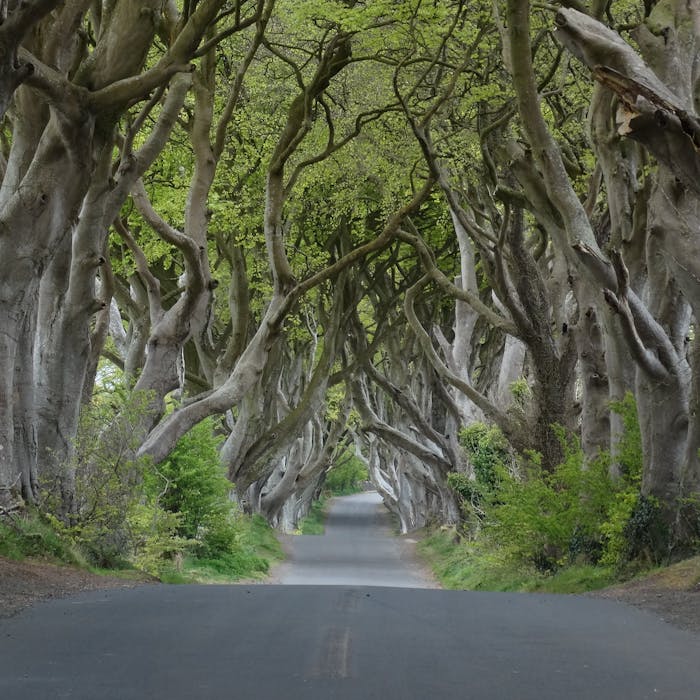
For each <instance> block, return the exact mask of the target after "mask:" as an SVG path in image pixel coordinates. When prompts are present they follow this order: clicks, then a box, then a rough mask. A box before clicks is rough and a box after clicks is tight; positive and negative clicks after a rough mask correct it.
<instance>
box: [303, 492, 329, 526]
mask: <svg viewBox="0 0 700 700" xmlns="http://www.w3.org/2000/svg"><path fill="white" fill-rule="evenodd" d="M326 504H327V500H326V499H325V498H320V499H319V500H317V501H314V502H313V503H312V504H311V510H309V514H308V515H307V516H306V517H305V518H304V519H303V520H302V521H301V522H300V523H299V533H300V534H302V535H322V534H323V533H324V532H325V531H326V527H325V521H326Z"/></svg>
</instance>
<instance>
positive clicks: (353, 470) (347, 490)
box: [324, 449, 369, 496]
mask: <svg viewBox="0 0 700 700" xmlns="http://www.w3.org/2000/svg"><path fill="white" fill-rule="evenodd" d="M368 479H369V473H368V472H367V467H366V466H365V465H364V463H363V462H362V461H361V460H360V459H358V458H357V457H356V456H355V455H354V454H353V453H352V452H351V451H350V450H349V449H348V450H345V452H343V454H342V455H341V456H340V458H339V459H338V460H337V461H336V462H335V463H334V464H333V466H332V467H331V468H330V469H329V470H328V472H326V480H325V482H324V488H325V489H326V490H327V491H328V492H329V493H331V494H332V495H334V496H346V495H348V494H351V493H358V492H360V491H362V482H363V481H367V480H368Z"/></svg>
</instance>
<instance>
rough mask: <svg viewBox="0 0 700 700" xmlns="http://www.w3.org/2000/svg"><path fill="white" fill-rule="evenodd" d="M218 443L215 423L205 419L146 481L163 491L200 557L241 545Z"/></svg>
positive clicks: (167, 505)
mask: <svg viewBox="0 0 700 700" xmlns="http://www.w3.org/2000/svg"><path fill="white" fill-rule="evenodd" d="M220 443H221V439H220V438H219V437H217V436H216V435H215V433H214V421H213V420H212V419H207V420H204V421H202V422H201V423H199V424H198V425H196V426H195V427H194V428H192V430H190V431H189V432H188V433H186V434H185V435H183V436H182V437H181V438H180V440H179V441H178V443H177V445H176V446H175V449H174V450H173V451H172V453H171V454H170V456H169V457H168V459H166V460H165V461H164V462H163V463H161V464H160V465H158V468H157V470H155V472H154V475H153V477H151V478H150V479H149V483H148V488H149V492H150V493H151V494H152V495H154V494H156V493H160V497H159V503H160V505H161V506H162V508H164V509H165V510H167V511H169V512H171V513H177V514H178V522H177V527H176V532H177V534H178V535H179V536H180V537H181V538H184V539H188V540H192V541H193V544H194V550H193V551H194V552H195V554H197V556H199V557H206V558H216V557H217V556H219V555H224V554H228V553H231V552H233V551H235V550H236V547H237V545H238V537H239V534H238V530H239V517H240V516H239V514H238V512H237V510H236V506H235V504H234V503H233V502H232V501H231V500H230V498H229V494H230V492H231V489H232V488H233V486H232V484H231V482H230V481H229V480H228V478H227V477H226V474H225V472H224V468H223V466H222V465H221V460H220V459H219V445H220Z"/></svg>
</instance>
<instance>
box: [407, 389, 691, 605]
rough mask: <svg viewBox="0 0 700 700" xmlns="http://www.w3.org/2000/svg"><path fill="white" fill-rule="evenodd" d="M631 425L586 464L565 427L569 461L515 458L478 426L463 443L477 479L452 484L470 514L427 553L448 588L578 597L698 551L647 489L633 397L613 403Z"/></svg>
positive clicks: (495, 433) (426, 545)
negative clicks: (675, 539)
mask: <svg viewBox="0 0 700 700" xmlns="http://www.w3.org/2000/svg"><path fill="white" fill-rule="evenodd" d="M612 410H613V411H614V412H615V413H616V414H617V415H619V417H620V419H621V423H622V425H623V426H624V430H623V434H622V435H621V436H620V441H619V451H618V454H617V456H616V458H615V459H613V458H612V456H611V455H610V454H609V453H607V452H601V453H599V454H598V456H597V457H596V458H595V459H593V460H587V459H586V457H585V455H584V452H583V450H582V449H581V445H580V443H579V441H578V440H577V439H576V438H575V437H571V436H567V434H566V433H565V431H564V430H563V429H558V435H559V440H560V444H561V451H562V455H563V459H562V461H561V462H560V463H559V464H558V465H556V466H555V468H554V469H552V470H545V469H543V468H542V463H541V459H540V457H539V455H537V454H536V453H528V454H526V455H524V456H516V455H514V453H513V452H512V450H511V449H510V448H509V445H508V443H507V441H506V440H505V438H504V437H503V435H502V433H501V432H500V431H499V430H498V429H497V428H495V427H488V426H486V425H484V424H483V423H473V424H472V425H470V426H469V427H468V428H465V429H464V430H463V431H462V433H461V436H460V437H461V442H462V446H463V447H464V449H465V451H466V452H467V454H468V456H469V460H470V463H471V465H472V467H473V474H474V476H473V477H471V478H470V477H467V476H466V475H464V474H461V473H456V472H453V473H451V474H450V475H449V476H448V483H449V485H450V487H451V488H452V489H453V491H454V492H455V494H456V496H457V499H458V502H459V505H460V510H461V516H462V519H461V522H460V523H459V524H458V525H457V526H456V527H440V528H437V529H433V530H431V531H428V534H427V536H426V537H425V538H424V539H423V541H422V542H421V544H420V550H421V552H422V553H423V555H424V557H425V558H426V559H427V561H428V562H429V563H430V564H431V565H432V567H433V569H434V572H435V574H436V576H437V577H438V579H439V580H440V582H441V583H442V585H443V586H445V587H446V588H458V589H482V590H496V591H549V592H554V593H577V592H582V591H588V590H593V589H596V588H602V587H605V586H608V585H611V584H613V583H616V582H619V581H624V580H627V579H629V578H630V577H632V576H635V575H639V574H640V573H644V572H647V571H650V570H653V569H655V568H656V567H659V566H662V565H665V564H668V563H669V562H670V561H672V560H673V559H674V558H675V559H677V558H678V557H682V556H683V555H684V554H688V553H690V551H689V550H686V551H684V550H680V551H674V550H673V548H672V547H668V548H667V549H666V550H665V552H664V550H663V549H662V547H661V546H660V543H661V542H671V540H670V539H669V536H668V533H667V532H665V531H664V525H663V520H662V518H661V517H660V516H659V505H658V503H657V502H656V501H655V499H653V498H650V497H645V496H643V495H642V494H641V490H640V486H641V474H642V447H641V434H640V430H639V423H638V419H637V412H636V406H635V402H634V398H633V396H632V395H631V394H627V396H626V397H625V398H624V400H623V401H620V402H617V403H615V404H613V405H612Z"/></svg>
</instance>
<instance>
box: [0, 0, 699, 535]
mask: <svg viewBox="0 0 700 700" xmlns="http://www.w3.org/2000/svg"><path fill="white" fill-rule="evenodd" d="M0 18H1V19H2V24H0V46H2V48H3V50H2V52H0V110H1V111H2V115H3V116H2V120H3V121H2V130H1V131H0V135H1V137H2V140H1V142H0V170H1V174H2V189H1V190H0V509H2V512H4V513H9V512H12V511H14V510H16V509H21V508H24V507H26V506H27V505H33V504H38V505H40V506H41V507H42V508H44V509H45V510H47V509H48V510H49V511H50V512H51V515H52V516H53V517H54V518H56V519H57V520H58V521H64V522H70V520H71V518H73V519H75V518H79V517H80V513H81V510H82V509H84V508H86V507H87V506H86V503H87V501H86V495H85V489H86V483H88V482H89V478H88V477H89V476H90V475H95V474H99V473H100V469H101V466H100V465H101V464H102V463H104V462H110V463H112V464H114V463H117V462H119V463H124V464H135V463H137V462H138V461H139V460H147V461H148V463H149V464H151V465H155V468H156V469H157V467H158V465H162V464H165V463H167V460H168V459H169V457H170V456H171V454H172V453H173V451H174V450H176V449H177V446H178V445H179V444H181V442H180V441H181V440H182V439H184V438H186V436H187V435H189V434H191V431H192V430H193V429H195V428H196V427H197V426H200V427H201V426H202V425H204V426H206V430H207V431H208V432H209V433H213V434H214V436H216V445H217V449H218V456H219V460H220V463H221V465H222V468H223V469H224V470H225V472H226V474H227V475H228V478H229V479H230V481H231V483H232V484H233V485H234V492H233V497H234V498H235V499H236V500H237V501H238V502H239V503H240V504H241V505H242V507H243V508H245V509H247V510H249V511H251V512H255V513H260V514H262V515H264V517H265V518H266V519H267V520H268V521H269V522H271V523H273V524H275V525H278V526H280V527H283V528H285V529H291V528H293V527H295V525H296V523H297V522H298V521H299V519H300V518H301V517H303V516H304V515H305V513H306V512H307V511H308V508H309V506H310V503H311V501H312V499H313V498H314V497H315V495H316V494H317V493H318V491H319V489H320V487H321V486H322V485H323V482H324V479H325V476H326V473H327V472H328V469H329V468H330V467H331V466H332V465H333V464H336V463H338V461H339V460H341V461H342V460H343V459H350V458H352V459H359V460H361V461H362V462H364V464H365V465H366V467H367V469H368V471H369V474H370V478H371V481H372V483H373V484H374V485H375V487H376V488H377V490H378V491H379V492H380V493H381V494H382V496H383V497H384V499H385V502H386V503H387V505H388V506H389V508H390V509H391V510H393V511H394V512H395V513H396V514H397V516H398V517H399V518H400V522H401V526H402V529H403V530H405V531H407V530H411V529H414V528H418V527H422V526H424V525H425V524H426V523H428V522H438V523H454V522H456V521H458V520H460V519H461V518H463V517H464V512H465V504H464V501H465V499H467V500H468V499H469V498H470V494H471V495H472V496H473V494H474V491H475V490H474V489H471V487H470V484H476V483H478V482H479V479H481V480H482V481H483V480H484V478H485V477H484V475H483V473H480V472H479V463H478V460H475V457H474V455H475V452H474V450H473V449H472V450H470V449H469V444H470V443H469V435H472V436H473V435H474V434H475V433H474V430H472V431H471V433H470V432H469V430H470V426H471V427H473V426H481V429H482V433H481V434H482V435H497V437H496V438H494V439H493V441H494V443H495V442H497V443H498V446H499V447H498V449H499V450H501V451H502V452H503V454H507V455H508V457H507V459H506V458H504V459H505V462H507V463H509V464H511V465H513V466H512V469H513V470H516V471H518V479H521V480H527V479H528V478H529V476H528V475H529V474H531V473H532V471H533V469H534V468H527V467H523V466H522V465H523V464H524V462H525V461H528V460H529V462H530V463H531V464H536V465H537V472H538V473H539V474H548V473H549V474H551V473H553V472H554V471H555V470H556V468H557V465H560V464H561V463H562V461H563V460H565V459H566V458H567V455H568V454H569V453H570V451H571V449H572V447H571V446H572V445H573V444H575V445H579V446H580V451H581V454H583V455H584V465H583V469H584V470H585V469H586V468H587V466H586V465H588V464H592V463H593V462H594V461H595V460H596V459H598V458H599V457H600V455H601V454H607V455H609V458H608V460H607V462H606V470H607V475H608V477H609V479H610V483H613V484H614V483H615V481H616V480H620V479H624V478H626V477H627V476H629V475H628V474H627V471H628V468H627V466H626V462H625V445H626V442H625V439H626V438H625V435H626V432H625V423H626V421H627V422H629V420H628V419H629V415H630V413H632V412H633V413H634V415H635V416H637V417H638V429H639V435H640V447H641V465H642V466H641V473H640V475H639V482H638V484H637V491H638V497H637V499H636V501H635V504H636V505H634V504H633V505H632V506H631V507H630V510H629V512H628V515H629V516H631V515H633V514H634V511H635V508H637V509H638V510H639V508H641V506H643V505H644V504H647V505H649V504H652V505H653V510H654V517H655V518H656V519H657V520H658V521H659V523H661V525H662V526H663V532H664V541H663V543H661V544H660V546H663V547H666V548H671V547H681V548H682V546H683V544H684V543H689V542H692V541H693V540H694V539H695V538H696V537H697V536H698V530H699V529H700V519H699V517H698V508H697V503H698V497H699V495H700V461H699V457H698V450H699V449H700V416H699V415H698V408H699V406H698V402H699V400H700V345H699V344H698V343H697V342H696V327H697V318H698V314H700V254H698V251H699V250H700V248H699V243H700V119H699V118H698V116H697V114H698V112H699V106H698V105H699V102H700V68H699V66H700V7H699V6H698V5H697V4H696V3H692V2H686V0H659V1H658V2H655V1H654V0H644V2H639V1H638V0H608V1H605V0H590V2H588V1H587V0H580V1H579V0H566V1H565V2H554V3H547V4H544V3H532V4H531V3H529V2H528V1H527V0H493V2H462V1H459V0H430V1H429V2H426V1H424V0H402V1H400V2H399V1H395V0H366V1H363V0H304V1H303V2H298V1H292V0H239V1H234V0H138V1H136V0H102V1H101V2H100V1H97V0H63V1H60V0H22V1H20V0H0ZM623 404H624V406H625V407H626V408H625V409H624V410H623V409H621V408H620V406H622V405H623ZM616 406H617V409H615V407H616ZM86 416H88V418H89V417H92V418H91V419H92V421H93V422H92V423H91V422H90V420H88V419H86ZM96 416H98V417H99V420H98V421H97V425H95V417H96ZM86 426H87V427H86ZM465 431H466V432H465ZM489 431H490V432H489ZM472 447H473V444H472ZM518 465H520V466H518ZM487 476H488V475H487ZM120 478H122V479H125V480H127V481H128V480H129V479H138V478H139V477H138V475H135V472H134V470H133V469H132V470H130V469H128V468H127V469H125V470H124V471H123V472H121V476H120ZM488 478H490V477H488ZM488 478H487V480H488ZM455 485H457V488H456V487H455ZM470 489H471V490H470ZM166 490H167V489H166ZM164 492H165V491H164ZM473 500H474V499H473V498H472V501H473ZM477 505H478V504H477Z"/></svg>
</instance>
